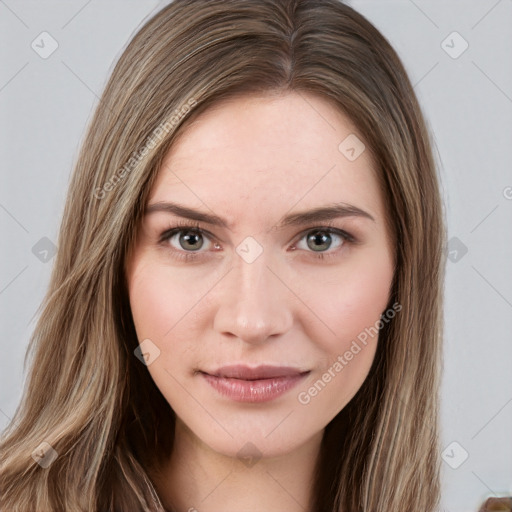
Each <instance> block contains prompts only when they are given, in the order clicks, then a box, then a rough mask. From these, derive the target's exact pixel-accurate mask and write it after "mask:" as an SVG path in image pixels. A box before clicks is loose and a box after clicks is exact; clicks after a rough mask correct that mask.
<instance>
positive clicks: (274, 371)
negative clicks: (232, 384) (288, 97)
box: [205, 365, 304, 380]
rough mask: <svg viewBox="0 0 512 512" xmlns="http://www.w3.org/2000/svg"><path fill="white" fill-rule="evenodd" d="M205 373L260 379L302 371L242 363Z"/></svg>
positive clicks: (216, 375)
mask: <svg viewBox="0 0 512 512" xmlns="http://www.w3.org/2000/svg"><path fill="white" fill-rule="evenodd" d="M205 373H209V375H212V376H213V377H226V378H228V379H240V380H261V379H272V378H275V377H289V376H292V375H300V374H301V373H304V371H301V370H299V369H297V368H292V367H290V366H257V367H256V368H250V367H248V366H243V365H233V366H223V367H222V368H219V369H217V370H215V371H213V372H211V373H210V372H205Z"/></svg>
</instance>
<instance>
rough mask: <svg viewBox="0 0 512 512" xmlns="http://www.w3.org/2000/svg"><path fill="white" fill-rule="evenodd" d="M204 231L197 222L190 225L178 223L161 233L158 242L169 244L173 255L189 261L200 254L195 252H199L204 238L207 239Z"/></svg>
mask: <svg viewBox="0 0 512 512" xmlns="http://www.w3.org/2000/svg"><path fill="white" fill-rule="evenodd" d="M206 233H207V232H206V231H204V230H203V229H201V228H200V227H199V225H198V224H196V225H193V226H192V225H190V224H181V223H178V226H176V227H174V228H171V229H168V230H167V231H165V232H164V233H162V235H161V236H160V240H159V242H160V243H161V244H166V245H170V246H171V248H172V252H173V256H174V257H176V258H178V259H183V260H185V261H191V260H194V259H196V258H197V257H200V254H196V253H199V252H200V250H201V249H202V248H203V246H204V245H205V244H204V240H205V239H208V237H207V236H206ZM210 244H211V242H210ZM202 252H204V251H202Z"/></svg>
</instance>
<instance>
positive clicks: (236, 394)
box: [201, 373, 306, 403]
mask: <svg viewBox="0 0 512 512" xmlns="http://www.w3.org/2000/svg"><path fill="white" fill-rule="evenodd" d="M201 375H202V376H203V377H204V378H205V380H206V382H208V384H210V386H211V387H212V388H213V389H215V390H216V391H218V392H219V393H220V394H221V395H223V396H226V397H228V398H230V399H231V400H235V401H236V402H253V403H254V402H268V401H270V400H274V399H275V398H277V397H279V396H281V395H283V394H284V393H286V392H287V391H288V390H290V389H291V388H293V387H294V386H296V385H297V384H298V383H299V382H300V381H301V380H302V379H303V378H304V377H305V376H306V374H305V373H301V374H297V375H287V376H283V377H273V378H271V379H261V380H242V379H229V378H227V377H214V376H213V375H209V374H208V373H201Z"/></svg>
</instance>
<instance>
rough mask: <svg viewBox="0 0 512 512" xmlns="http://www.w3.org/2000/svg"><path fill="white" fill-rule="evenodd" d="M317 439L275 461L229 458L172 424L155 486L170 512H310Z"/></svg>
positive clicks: (316, 456) (179, 424)
mask: <svg viewBox="0 0 512 512" xmlns="http://www.w3.org/2000/svg"><path fill="white" fill-rule="evenodd" d="M322 435H323V431H321V432H319V433H318V434H317V435H316V436H315V437H314V438H312V439H310V440H309V441H308V442H307V443H305V444H303V445H302V446H300V447H298V448H297V449H296V450H294V451H293V452H291V453H287V454H285V455H281V456H279V457H274V458H265V457H264V456H262V458H260V459H258V460H256V459H254V458H251V457H247V458H233V457H228V456H225V455H223V454H220V453H218V452H215V451H213V450H212V449H211V448H210V447H208V446H207V445H205V444H204V443H203V442H202V441H201V440H200V439H198V438H197V437H196V436H195V435H194V434H193V433H192V432H191V431H190V430H189V429H188V428H187V427H186V426H185V425H184V424H183V423H182V422H181V421H180V420H179V419H177V420H176V430H175V440H174V446H173V452H172V455H171V457H170V459H169V462H168V464H167V466H166V467H165V469H164V470H163V471H162V472H161V473H160V476H159V477H158V479H157V480H156V483H155V485H156V488H157V491H158V493H159V495H160V497H161V499H162V502H163V504H164V506H165V508H166V509H167V510H169V512H171V511H172V512H214V511H215V512H218V511H220V510H222V511H223V512H239V511H240V510H244V511H246V512H263V511H265V512H267V511H268V510H279V511H280V512H305V511H309V510H311V506H310V503H311V498H312V496H311V494H312V489H313V482H314V474H315V468H316V462H317V458H318V454H319V452H320V444H321V441H322Z"/></svg>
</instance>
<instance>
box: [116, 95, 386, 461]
mask: <svg viewBox="0 0 512 512" xmlns="http://www.w3.org/2000/svg"><path fill="white" fill-rule="evenodd" d="M354 134H355V128H354V126H353V125H352V124H351V122H350V121H349V120H348V119H347V118H346V117H345V116H344V115H342V114H341V113H340V112H339V111H338V110H336V109H335V108H333V106H332V105H331V104H329V103H327V102H326V101H325V100H323V99H319V98H318V97H316V96H312V95H304V94H300V95H299V94H297V93H288V94H286V95H284V96H279V97H276V96H273V97H271V96H265V97H254V96H253V97H244V98H237V99H234V100H233V99H232V100H230V101H228V102H223V103H221V104H219V105H216V106H215V107H214V108H211V109H209V110H207V111H206V112H204V113H203V114H201V116H199V117H198V119H197V120H196V122H194V123H192V124H191V125H189V126H188V128H187V132H186V134H185V136H183V137H182V138H181V139H180V140H179V141H177V143H176V144H175V145H174V146H173V147H172V149H171V150H170V152H169V153H168V155H167V156H166V159H165V161H164V164H163V166H162V168H161V169H160V171H159V175H158V177H157V180H156V182H155V184H154V186H153V189H152V190H151V193H150V198H149V201H148V204H147V213H146V215H145V217H144V219H143V223H142V225H141V226H140V231H139V233H138V237H137V241H136V244H135V246H134V247H133V252H132V253H131V254H130V256H129V259H127V262H126V272H127V280H128V288H129V296H130V304H131V309H132V314H133V319H134V323H135V328H136V331H137V336H138V339H139V343H141V347H140V350H141V351H142V352H143V353H144V358H145V360H146V363H145V364H147V369H148V371H149V373H150V374H151V377H152V378H153V380H154V382H155V384H156V385H157V386H158V388H159V389H160V391H161V392H162V394H163V396H164V397H165V398H166V399H167V401H168V402H169V404H170V405H171V406H172V408H173V409H174V411H175V412H176V415H177V418H178V419H177V421H178V422H179V423H180V426H182V427H184V428H185V430H186V431H187V432H189V434H190V435H192V436H193V437H194V438H195V439H196V440H199V441H201V443H204V444H205V445H206V446H208V447H209V448H211V449H213V450H215V451H216V452H219V453H222V454H225V455H228V456H237V454H238V456H245V455H247V454H248V452H251V454H250V455H251V456H261V455H263V456H269V457H271V456H276V455H280V454H283V453H286V452H290V451H291V450H294V449H297V448H299V447H301V446H303V445H305V444H306V443H307V442H308V441H312V440H314V439H316V440H318V438H319V437H320V436H321V435H322V433H323V429H324V427H325V426H326V425H327V424H328V423H329V422H330V421H331V420H332V419H333V418H334V416H335V415H336V414H337V413H338V412H339V411H340V410H341V409H343V407H345V405H346V404H347V403H348V402H349V401H350V399H351V398H352V397H353V396H354V395H355V393H356V392H357V390H358V389H359V388H360V386H361V385H362V383H363V381H364V380H365V378H366V376H367V374H368V372H369V369H370V366H371V364H372V361H373V358H374V355H375V351H376V347H377V339H378V332H377V329H378V327H379V320H380V316H381V314H383V313H384V312H385V308H386V306H387V304H388V300H389V294H390V288H391V282H392V278H393V270H394V261H393V253H394V248H393V245H392V242H391V240H390V233H388V232H387V231H386V227H385V215H386V212H385V206H384V202H383V197H381V193H380V191H379V188H378V184H377V180H376V178H375V176H374V174H373V170H372V162H371V159H370V155H369V151H365V150H364V146H362V142H361V140H359V139H357V138H356V135H354ZM347 137H348V139H347ZM171 203H172V204H174V205H179V206H180V207H181V208H187V209H190V210H194V212H197V213H194V217H195V218H199V217H201V218H202V219H203V220H201V221H196V220H192V218H184V217H183V216H181V215H179V214H178V213H179V212H178V209H177V207H173V206H172V205H171ZM334 206H335V207H337V208H339V210H338V213H337V214H334V215H332V212H331V213H330V214H327V213H328V212H324V214H323V215H322V212H321V209H323V208H327V207H334ZM317 209H319V213H317V214H314V213H312V212H313V210H317ZM307 212H311V213H309V214H308V213H307ZM190 217H192V215H190ZM187 226H189V227H187ZM197 226H198V227H197ZM176 227H178V229H179V230H176V231H175V232H173V233H171V232H170V230H174V228H176ZM329 230H331V231H329ZM380 326H382V324H380ZM375 327H377V328H375ZM139 355H140V354H139ZM140 364H143V363H140Z"/></svg>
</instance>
